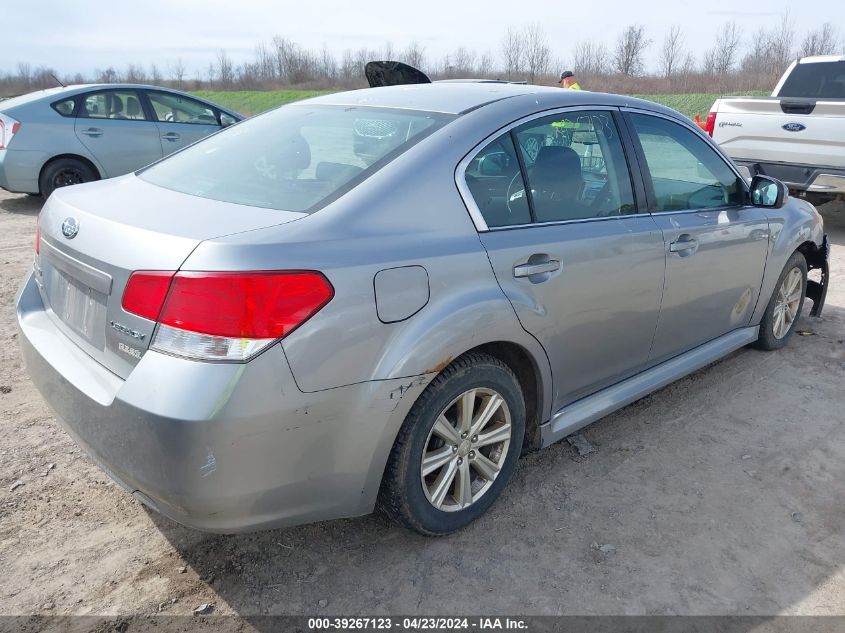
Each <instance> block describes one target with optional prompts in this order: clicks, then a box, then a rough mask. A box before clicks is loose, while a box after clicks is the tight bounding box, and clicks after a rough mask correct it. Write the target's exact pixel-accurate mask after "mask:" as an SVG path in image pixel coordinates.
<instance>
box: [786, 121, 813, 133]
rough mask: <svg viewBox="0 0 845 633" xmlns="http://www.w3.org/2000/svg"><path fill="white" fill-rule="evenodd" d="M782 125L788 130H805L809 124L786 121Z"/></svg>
mask: <svg viewBox="0 0 845 633" xmlns="http://www.w3.org/2000/svg"><path fill="white" fill-rule="evenodd" d="M781 127H783V129H784V130H786V131H787V132H803V131H804V130H806V129H807V126H806V125H804V124H803V123H795V122H791V123H785V124H784V125H782V126H781Z"/></svg>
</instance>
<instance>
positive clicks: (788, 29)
mask: <svg viewBox="0 0 845 633" xmlns="http://www.w3.org/2000/svg"><path fill="white" fill-rule="evenodd" d="M794 45H795V27H794V26H793V24H792V16H791V15H790V14H789V10H786V11H784V13H783V15H782V16H781V19H780V24H779V25H778V27H777V29H775V31H774V32H773V33H772V49H771V54H772V57H773V59H772V61H773V63H775V64H776V65H777V68H779V69H780V72H783V71H784V70H786V67H787V66H788V65H789V62H790V60H791V59H792V57H793V46H794Z"/></svg>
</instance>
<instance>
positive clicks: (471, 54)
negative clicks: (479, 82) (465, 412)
mask: <svg viewBox="0 0 845 633" xmlns="http://www.w3.org/2000/svg"><path fill="white" fill-rule="evenodd" d="M446 59H447V67H448V68H449V69H450V70H449V74H450V75H451V76H454V77H472V75H473V74H474V73H475V51H471V50H469V49H468V48H465V47H463V46H459V47H458V49H457V50H456V51H455V52H454V53H452V55H451V56H448V55H447V57H446ZM448 60H450V61H448Z"/></svg>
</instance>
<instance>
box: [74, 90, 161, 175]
mask: <svg viewBox="0 0 845 633" xmlns="http://www.w3.org/2000/svg"><path fill="white" fill-rule="evenodd" d="M74 131H75V132H76V136H77V138H78V139H79V140H80V142H81V143H82V144H83V145H85V147H86V148H87V149H88V151H90V152H91V154H93V155H94V157H95V158H96V159H97V161H98V162H99V164H100V165H101V166H102V167H103V170H104V171H105V174H104V176H105V177H106V178H112V177H114V176H120V175H122V174H128V173H129V172H131V171H135V170H136V169H140V168H141V167H143V166H144V165H148V164H150V163H152V162H154V161H157V160H159V159H160V158H161V155H162V154H161V140H160V139H159V132H158V127H157V126H156V124H155V123H154V122H153V121H151V120H150V118H149V117H148V116H147V113H146V111H145V110H144V107H143V104H142V101H141V97H140V95H139V94H138V91H137V90H128V89H110V90H98V91H96V92H90V93H86V94H84V95H83V96H82V103H81V104H80V108H79V112H78V114H77V118H76V120H75V122H74Z"/></svg>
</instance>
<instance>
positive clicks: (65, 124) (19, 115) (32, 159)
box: [6, 95, 104, 191]
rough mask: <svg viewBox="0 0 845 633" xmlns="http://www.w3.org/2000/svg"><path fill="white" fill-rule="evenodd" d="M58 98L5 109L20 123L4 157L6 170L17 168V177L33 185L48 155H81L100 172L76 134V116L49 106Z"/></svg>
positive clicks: (94, 160)
mask: <svg viewBox="0 0 845 633" xmlns="http://www.w3.org/2000/svg"><path fill="white" fill-rule="evenodd" d="M61 98H62V97H61V96H55V95H54V96H52V97H50V98H45V99H40V100H38V101H34V102H31V103H27V104H24V105H22V106H19V107H17V108H11V109H9V110H8V111H6V112H7V113H8V114H9V116H11V117H12V118H14V119H16V120H17V121H20V123H21V128H20V131H19V132H18V133H17V134H16V135H15V138H14V139H12V142H11V143H10V144H9V150H8V151H9V153H10V154H11V155H12V156H8V157H7V159H6V169H7V170H8V169H12V168H14V169H17V170H18V171H19V173H20V176H21V177H26V178H28V179H30V180H32V182H34V183H35V184H36V187H37V183H38V176H39V174H40V173H41V169H42V168H43V167H44V165H45V164H46V163H47V162H48V161H49V160H50V159H51V158H54V157H56V156H61V155H65V154H71V155H76V156H82V157H83V158H86V159H88V160H89V161H91V162H92V163H93V164H94V166H95V167H96V168H97V170H98V172H99V173H100V174H103V173H104V172H103V168H102V166H101V165H100V164H99V163H98V161H97V160H96V159H95V158H94V156H93V155H92V154H91V153H90V152H89V151H88V150H87V149H86V148H85V146H84V145H83V144H82V143H80V142H79V139H78V138H77V137H76V133H75V132H74V122H75V121H76V119H75V118H72V117H63V116H61V115H60V114H59V113H58V112H56V111H55V110H53V108H52V107H51V106H50V103H52V102H53V101H57V100H59V99H61ZM68 98H69V97H68ZM13 166H14V167H13ZM36 191H37V189H36Z"/></svg>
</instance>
